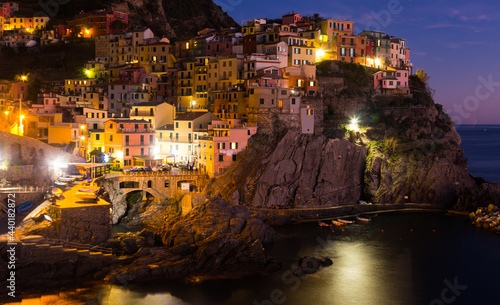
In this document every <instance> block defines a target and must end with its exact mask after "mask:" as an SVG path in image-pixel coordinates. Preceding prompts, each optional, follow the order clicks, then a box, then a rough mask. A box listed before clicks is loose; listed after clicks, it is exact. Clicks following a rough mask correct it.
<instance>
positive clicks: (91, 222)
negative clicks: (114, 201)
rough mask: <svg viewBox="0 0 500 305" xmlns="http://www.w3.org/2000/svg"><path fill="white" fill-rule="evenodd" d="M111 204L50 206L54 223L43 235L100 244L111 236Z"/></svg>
mask: <svg viewBox="0 0 500 305" xmlns="http://www.w3.org/2000/svg"><path fill="white" fill-rule="evenodd" d="M110 209H111V204H109V205H99V206H86V207H81V208H66V209H65V208H60V207H53V206H51V207H50V211H49V214H50V215H51V216H52V217H53V218H54V219H55V221H54V225H52V226H51V227H50V229H49V230H47V231H46V232H45V237H47V238H55V239H62V240H66V241H75V242H78V243H83V244H87V243H88V244H93V245H97V244H101V243H103V242H104V241H106V240H107V239H108V238H109V237H110V236H111V211H110Z"/></svg>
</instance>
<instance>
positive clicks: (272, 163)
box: [207, 65, 500, 209]
mask: <svg viewBox="0 0 500 305" xmlns="http://www.w3.org/2000/svg"><path fill="white" fill-rule="evenodd" d="M328 71H329V72H328V73H329V74H328V75H326V76H321V77H320V79H319V83H320V84H322V86H321V87H320V92H322V99H323V105H324V107H323V109H325V113H324V115H325V120H324V126H323V127H324V128H323V135H315V136H309V135H301V134H299V133H298V132H297V131H291V130H289V131H288V132H286V131H283V130H286V128H284V127H283V126H286V122H275V123H274V125H273V128H274V129H273V132H272V133H271V134H270V135H265V133H266V132H264V133H262V132H259V135H257V136H256V137H254V139H252V140H251V141H250V142H249V149H248V150H247V151H246V152H244V153H242V154H240V155H239V156H238V157H239V161H238V162H237V163H236V164H235V165H234V166H233V167H231V168H230V169H229V170H228V171H227V172H226V173H225V174H224V175H222V176H220V177H218V178H217V179H216V180H215V181H213V182H212V183H211V184H210V185H209V187H208V188H207V191H208V192H209V193H211V194H212V195H215V194H220V195H221V196H222V197H223V198H225V199H226V200H229V201H231V202H233V203H235V204H246V205H250V206H254V207H272V206H280V207H285V208H289V207H298V208H303V207H331V206H338V205H345V204H353V203H355V202H356V201H357V200H359V199H364V200H367V201H371V202H373V203H403V202H411V203H422V204H423V203H426V204H427V203H431V204H433V205H434V206H436V207H446V208H449V207H451V206H453V205H455V208H456V209H473V208H475V207H477V206H478V205H481V206H483V205H488V204H498V198H499V197H498V196H497V195H498V194H500V187H499V186H498V184H496V183H486V182H484V181H481V179H476V178H474V177H472V176H471V175H470V174H469V173H468V171H467V162H466V160H465V159H464V153H463V151H462V149H461V148H460V142H461V140H460V136H459V134H458V133H457V131H456V130H455V126H454V123H453V122H452V121H451V119H450V118H449V117H448V115H447V114H446V113H445V112H444V111H443V109H442V107H441V105H439V104H436V103H435V102H434V101H433V99H432V94H431V93H432V92H431V91H430V90H429V88H428V87H427V86H426V85H425V84H424V83H422V82H421V81H420V80H419V79H418V78H416V77H413V78H412V83H411V84H412V91H413V95H412V96H375V95H373V92H372V91H371V89H370V88H371V86H370V83H369V82H367V76H366V75H369V74H370V73H371V72H370V71H366V70H363V69H362V68H359V67H350V66H349V65H340V67H338V66H337V67H336V69H330V70H328ZM306 102H307V100H306ZM353 117H357V118H358V120H359V121H360V126H361V129H360V130H359V131H353V130H349V128H348V127H346V126H347V125H348V124H349V123H350V120H351V119H350V118H353ZM276 126H281V128H276ZM283 134H285V135H283Z"/></svg>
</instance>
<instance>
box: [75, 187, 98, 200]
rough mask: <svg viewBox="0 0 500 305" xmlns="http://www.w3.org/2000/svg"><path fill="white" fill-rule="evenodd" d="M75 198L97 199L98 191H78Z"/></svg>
mask: <svg viewBox="0 0 500 305" xmlns="http://www.w3.org/2000/svg"><path fill="white" fill-rule="evenodd" d="M75 196H76V197H78V198H81V199H97V191H96V190H93V189H78V190H77V191H76V193H75Z"/></svg>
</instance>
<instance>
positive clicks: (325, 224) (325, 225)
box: [318, 221, 331, 227]
mask: <svg viewBox="0 0 500 305" xmlns="http://www.w3.org/2000/svg"><path fill="white" fill-rule="evenodd" d="M318 225H319V226H320V227H330V226H331V225H329V224H327V223H325V222H322V221H318Z"/></svg>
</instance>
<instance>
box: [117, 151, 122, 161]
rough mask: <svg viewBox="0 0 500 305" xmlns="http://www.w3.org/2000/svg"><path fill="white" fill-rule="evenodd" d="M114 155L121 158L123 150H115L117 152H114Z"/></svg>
mask: <svg viewBox="0 0 500 305" xmlns="http://www.w3.org/2000/svg"><path fill="white" fill-rule="evenodd" d="M116 157H117V158H118V159H123V151H121V150H119V151H117V152H116Z"/></svg>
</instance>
